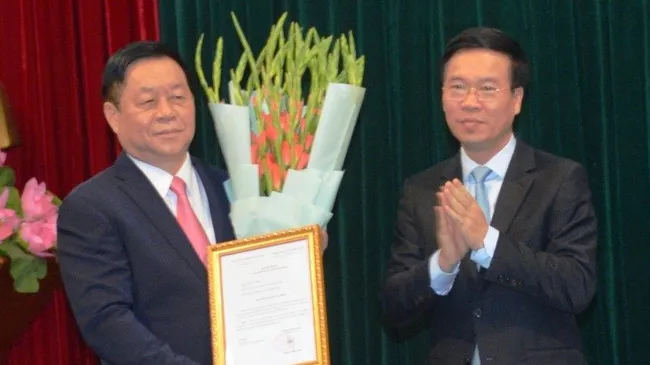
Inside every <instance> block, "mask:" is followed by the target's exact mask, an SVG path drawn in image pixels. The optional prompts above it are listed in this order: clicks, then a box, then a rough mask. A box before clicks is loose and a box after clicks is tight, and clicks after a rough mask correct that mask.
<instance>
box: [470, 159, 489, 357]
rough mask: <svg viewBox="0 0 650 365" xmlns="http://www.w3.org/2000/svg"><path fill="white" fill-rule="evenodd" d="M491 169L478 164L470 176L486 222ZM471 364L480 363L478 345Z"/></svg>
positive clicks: (475, 197)
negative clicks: (486, 184)
mask: <svg viewBox="0 0 650 365" xmlns="http://www.w3.org/2000/svg"><path fill="white" fill-rule="evenodd" d="M491 172H492V170H491V169H490V168H489V167H486V166H478V167H476V168H475V169H474V170H472V177H473V178H474V182H476V194H475V196H474V199H476V202H477V203H478V206H479V207H481V210H482V211H483V214H484V215H485V219H487V221H488V223H489V222H490V203H489V201H488V194H487V189H486V188H485V179H486V178H487V177H488V175H490V173H491ZM472 365H481V358H480V357H479V353H478V345H477V346H476V347H474V356H473V358H472Z"/></svg>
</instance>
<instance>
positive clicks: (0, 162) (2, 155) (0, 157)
mask: <svg viewBox="0 0 650 365" xmlns="http://www.w3.org/2000/svg"><path fill="white" fill-rule="evenodd" d="M5 161H7V153H6V152H4V151H0V166H4V164H5Z"/></svg>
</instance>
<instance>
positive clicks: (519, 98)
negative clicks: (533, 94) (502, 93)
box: [513, 86, 524, 115]
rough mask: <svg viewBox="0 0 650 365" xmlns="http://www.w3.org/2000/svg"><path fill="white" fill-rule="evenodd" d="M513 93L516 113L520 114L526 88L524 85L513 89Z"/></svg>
mask: <svg viewBox="0 0 650 365" xmlns="http://www.w3.org/2000/svg"><path fill="white" fill-rule="evenodd" d="M513 95H514V97H515V105H514V108H515V110H514V112H515V115H518V114H519V112H521V104H522V103H523V101H524V88H523V87H521V86H520V87H518V88H516V89H514V90H513Z"/></svg>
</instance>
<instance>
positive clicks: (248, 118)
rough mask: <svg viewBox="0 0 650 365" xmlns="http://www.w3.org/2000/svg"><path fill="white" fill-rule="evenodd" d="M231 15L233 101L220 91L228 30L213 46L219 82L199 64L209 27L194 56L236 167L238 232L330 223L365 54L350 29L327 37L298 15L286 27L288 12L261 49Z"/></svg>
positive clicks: (232, 184) (229, 186) (231, 187)
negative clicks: (237, 50)
mask: <svg viewBox="0 0 650 365" xmlns="http://www.w3.org/2000/svg"><path fill="white" fill-rule="evenodd" d="M231 15H232V19H233V23H234V25H235V28H236V30H237V34H238V36H239V40H240V42H241V44H242V47H243V49H244V52H243V54H242V56H241V58H240V61H239V63H238V65H237V67H236V69H234V70H230V81H229V83H228V94H229V103H225V102H223V101H222V100H221V99H220V98H219V87H220V76H221V60H222V55H223V40H222V39H221V38H219V39H218V40H217V42H216V46H215V57H214V63H213V72H212V75H213V80H212V83H213V85H212V86H209V85H208V82H207V80H206V78H205V76H204V73H203V71H202V65H201V50H202V45H203V35H202V36H201V38H200V39H199V42H198V44H197V47H196V55H195V63H196V69H197V73H198V74H199V80H200V82H201V85H202V87H203V90H204V91H205V93H206V96H207V98H208V101H209V108H210V112H211V115H212V119H213V121H214V124H215V129H216V132H217V138H218V140H219V145H220V147H221V152H222V154H223V156H224V159H225V162H226V165H227V168H228V172H229V176H230V180H229V181H228V182H226V191H227V192H228V195H229V199H230V202H231V214H230V219H231V222H232V224H233V227H234V229H235V234H236V236H237V238H245V237H250V236H254V235H259V234H265V233H270V232H275V231H281V230H286V229H290V228H296V227H301V226H306V225H311V224H318V225H320V226H321V227H324V226H326V224H327V223H328V222H329V220H330V219H331V217H332V208H333V206H334V201H335V199H336V195H337V193H338V189H339V185H340V184H341V179H342V178H343V169H342V167H343V161H344V160H345V155H346V153H347V150H348V146H349V144H350V139H351V137H352V134H353V132H354V128H355V125H356V123H357V117H358V115H359V110H360V108H361V105H362V103H363V98H364V95H365V88H363V87H361V83H362V79H363V72H364V66H365V59H364V57H363V56H362V57H359V58H357V56H356V49H355V43H354V38H353V35H352V33H350V34H349V35H347V36H345V35H341V36H340V37H338V38H334V37H332V36H328V37H321V36H320V35H319V34H318V32H317V31H316V30H315V29H314V28H311V29H309V30H308V31H307V32H306V34H305V33H304V32H303V29H302V28H301V27H300V26H299V25H298V24H297V23H291V24H289V25H288V27H287V28H288V29H287V30H286V31H285V20H286V17H287V14H286V13H285V14H284V15H283V16H282V17H281V18H280V19H279V21H278V22H277V23H276V24H275V25H274V26H272V27H271V32H270V35H269V37H268V40H267V42H266V44H265V46H264V47H263V48H262V50H261V51H260V53H259V54H258V55H257V57H255V56H254V54H253V52H252V50H251V48H250V46H249V44H248V41H247V40H246V37H245V36H244V34H243V32H242V30H241V27H240V25H239V23H238V21H237V18H236V17H235V15H234V14H231ZM245 74H246V75H247V80H246V83H245V85H244V84H243V79H244V75H245ZM303 87H305V88H306V89H307V91H308V92H307V93H306V95H305V94H304V92H303Z"/></svg>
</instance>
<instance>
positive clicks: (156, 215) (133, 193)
mask: <svg viewBox="0 0 650 365" xmlns="http://www.w3.org/2000/svg"><path fill="white" fill-rule="evenodd" d="M115 167H116V168H117V178H118V179H119V180H121V182H122V183H121V184H120V188H121V189H122V190H123V191H124V192H125V193H126V194H127V195H128V196H129V197H130V198H131V199H132V200H133V201H134V202H135V203H136V205H137V206H138V207H139V208H140V209H141V210H142V212H143V213H144V215H145V216H146V217H147V218H148V219H149V221H150V222H151V224H152V225H153V226H154V227H156V228H157V229H158V230H159V231H160V233H162V235H163V236H164V237H165V238H166V241H167V243H168V244H169V245H170V246H171V247H172V248H173V249H174V250H175V251H176V252H177V253H178V255H179V256H180V257H181V258H182V259H183V261H184V262H185V263H186V264H187V265H189V267H190V268H191V269H192V271H194V272H195V273H196V275H197V276H198V277H199V279H201V280H202V281H204V282H206V285H207V275H206V269H205V266H204V265H203V263H202V262H201V260H199V258H198V256H197V255H196V252H195V251H194V249H193V248H192V245H191V243H190V241H189V240H188V239H187V236H185V233H184V232H183V230H182V229H181V227H180V225H178V222H177V221H176V218H175V217H174V215H173V214H172V213H171V212H170V211H169V208H168V207H167V205H166V204H165V202H164V200H163V199H162V197H161V196H160V194H158V192H157V191H156V190H155V189H154V187H153V186H152V185H151V183H150V182H149V180H147V177H146V176H145V175H144V174H143V173H142V171H140V170H139V169H138V167H137V166H136V165H135V164H134V163H133V161H131V160H130V159H129V157H128V156H126V154H124V153H122V154H121V155H120V156H119V157H118V159H117V161H116V162H115Z"/></svg>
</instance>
